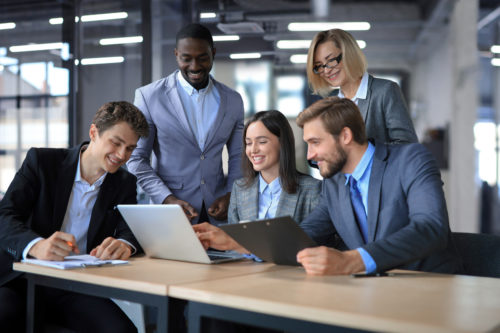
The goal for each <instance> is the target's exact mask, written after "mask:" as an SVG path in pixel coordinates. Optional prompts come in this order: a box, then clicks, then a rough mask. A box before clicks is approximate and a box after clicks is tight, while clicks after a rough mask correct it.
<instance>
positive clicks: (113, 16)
mask: <svg viewBox="0 0 500 333" xmlns="http://www.w3.org/2000/svg"><path fill="white" fill-rule="evenodd" d="M127 17H128V14H127V12H116V13H106V14H94V15H83V16H82V22H94V21H108V20H119V19H124V18H127ZM78 21H79V17H78V16H75V22H78ZM63 22H64V19H63V18H62V17H53V18H51V19H49V23H50V24H62V23H63Z"/></svg>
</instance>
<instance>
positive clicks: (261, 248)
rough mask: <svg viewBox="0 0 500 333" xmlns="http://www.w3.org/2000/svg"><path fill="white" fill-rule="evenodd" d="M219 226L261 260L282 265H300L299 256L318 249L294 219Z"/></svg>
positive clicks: (286, 218) (280, 218)
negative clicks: (306, 250)
mask: <svg viewBox="0 0 500 333" xmlns="http://www.w3.org/2000/svg"><path fill="white" fill-rule="evenodd" d="M219 227H220V228H221V229H222V230H224V231H225V232H226V233H227V234H228V235H229V236H231V237H232V238H233V239H234V240H236V241H237V242H238V243H239V244H240V245H242V246H243V247H244V248H246V249H247V250H248V251H250V252H251V253H253V254H254V255H256V256H257V257H259V258H261V259H263V260H264V261H269V262H274V263H275V264H278V265H291V266H299V263H298V262H297V253H298V252H299V251H300V250H303V249H305V248H308V247H315V246H317V245H316V243H315V242H314V241H313V240H312V239H311V238H309V236H308V235H307V234H306V233H305V232H304V231H303V230H302V229H301V228H300V227H299V226H298V225H297V223H296V222H295V221H294V220H293V219H292V218H291V217H290V216H283V217H277V218H273V219H266V220H258V221H250V222H240V223H239V224H226V225H220V226H219Z"/></svg>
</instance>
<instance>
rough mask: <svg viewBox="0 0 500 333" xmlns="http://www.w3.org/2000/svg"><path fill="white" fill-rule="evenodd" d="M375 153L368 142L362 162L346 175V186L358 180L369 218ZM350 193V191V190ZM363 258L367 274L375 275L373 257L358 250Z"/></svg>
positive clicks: (375, 266) (363, 250)
mask: <svg viewBox="0 0 500 333" xmlns="http://www.w3.org/2000/svg"><path fill="white" fill-rule="evenodd" d="M374 153H375V146H374V145H372V144H371V143H370V142H368V148H367V149H366V151H365V153H364V154H363V157H362V158H361V161H359V163H358V165H357V166H356V168H355V169H354V171H353V173H352V174H345V177H346V182H345V186H349V179H350V177H353V178H354V179H356V182H357V187H358V190H359V193H360V194H361V200H362V201H363V205H364V206H365V212H366V216H368V188H369V186H370V175H371V173H372V165H373V154H374ZM348 191H349V189H348ZM356 250H357V251H358V252H359V254H360V255H361V258H362V259H363V263H364V264H365V268H366V272H367V273H373V272H375V271H376V270H377V264H376V263H375V261H374V260H373V258H372V256H371V255H370V254H369V253H368V252H367V251H366V250H365V249H363V248H361V247H360V248H357V249H356Z"/></svg>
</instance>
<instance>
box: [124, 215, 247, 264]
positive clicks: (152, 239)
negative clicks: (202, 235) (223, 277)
mask: <svg viewBox="0 0 500 333" xmlns="http://www.w3.org/2000/svg"><path fill="white" fill-rule="evenodd" d="M117 208H118V210H119V211H120V213H121V214H122V216H123V218H124V219H125V222H127V224H128V226H129V227H130V229H131V230H132V232H133V233H134V236H135V238H137V241H138V242H139V244H140V245H141V247H142V248H143V249H144V252H146V255H148V256H149V257H153V258H161V259H171V260H180V261H190V262H197V263H203V264H215V263H221V262H226V261H233V260H238V259H243V258H244V257H243V256H242V255H240V254H237V253H235V252H219V251H214V252H212V251H205V249H204V248H203V245H202V244H201V242H200V241H199V240H198V237H197V236H196V233H195V232H194V230H193V227H192V226H191V223H190V222H189V221H188V219H187V217H186V215H185V214H184V211H183V210H182V208H181V207H180V206H179V205H118V206H117Z"/></svg>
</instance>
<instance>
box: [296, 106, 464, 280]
mask: <svg viewBox="0 0 500 333" xmlns="http://www.w3.org/2000/svg"><path fill="white" fill-rule="evenodd" d="M297 124H298V125H299V126H300V127H302V128H303V129H304V141H306V142H307V143H308V146H309V147H308V153H307V158H308V159H313V160H315V161H316V162H318V167H319V169H320V173H321V175H322V176H323V177H324V180H323V189H322V198H321V200H320V203H319V205H318V206H317V207H316V208H315V210H314V211H313V212H312V213H311V214H310V215H309V216H308V217H307V218H306V219H305V220H304V221H303V222H302V224H301V227H302V228H303V229H304V230H305V231H306V233H308V234H309V235H310V236H311V237H312V238H313V239H315V240H316V241H317V242H318V243H320V244H326V243H327V242H328V241H329V240H331V239H332V238H333V237H334V236H335V234H338V235H339V236H340V238H341V239H342V241H343V244H342V245H340V246H338V249H333V248H329V247H325V246H319V247H315V248H308V249H304V250H302V251H300V252H299V253H298V254H297V261H298V262H299V263H301V264H302V265H303V266H304V268H305V269H306V271H307V273H308V274H313V275H324V274H332V275H337V274H351V273H357V272H361V271H366V272H367V273H373V272H380V271H385V270H388V269H392V268H396V267H397V268H402V269H410V270H422V271H433V272H443V273H454V272H456V271H458V269H459V268H460V267H459V266H460V262H459V260H458V257H457V255H456V250H455V246H454V244H453V240H452V237H451V231H450V227H449V224H448V214H447V210H446V202H445V199H444V193H443V191H442V181H441V177H440V173H439V169H438V168H437V166H436V162H435V161H434V158H433V157H432V156H431V154H430V153H429V152H428V151H427V150H426V149H425V148H424V147H423V146H422V145H420V144H417V143H415V144H405V145H386V144H383V143H378V142H377V143H372V142H369V141H367V139H366V134H365V126H364V123H363V119H362V118H361V115H360V112H359V110H358V108H357V106H356V104H354V103H353V102H352V101H351V100H349V99H341V98H338V97H330V98H325V99H323V100H320V101H318V102H316V103H314V104H313V105H311V106H310V107H308V108H307V109H306V110H304V111H303V112H302V113H300V114H299V116H298V118H297Z"/></svg>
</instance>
